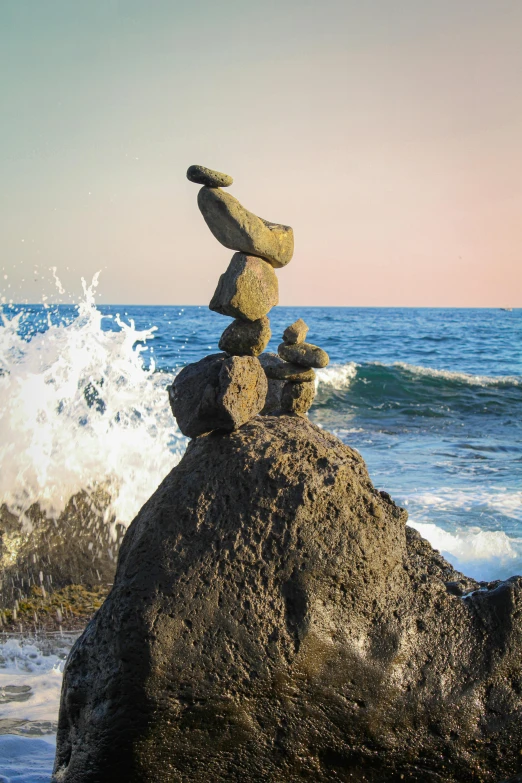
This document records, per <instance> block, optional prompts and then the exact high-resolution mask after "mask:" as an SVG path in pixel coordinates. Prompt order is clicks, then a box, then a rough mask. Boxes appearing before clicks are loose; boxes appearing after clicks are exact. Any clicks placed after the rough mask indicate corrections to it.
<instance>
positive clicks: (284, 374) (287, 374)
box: [259, 353, 315, 383]
mask: <svg viewBox="0 0 522 783" xmlns="http://www.w3.org/2000/svg"><path fill="white" fill-rule="evenodd" d="M259 361H260V362H261V366H262V367H263V369H264V371H265V373H266V377H267V378H273V379H274V380H278V381H301V382H303V383H304V382H306V381H313V380H314V379H315V372H314V371H313V370H312V369H311V368H310V367H300V366H299V365H298V364H292V363H291V362H285V361H284V359H281V357H280V356H278V355H277V354H276V353H264V354H263V355H262V356H260V357H259Z"/></svg>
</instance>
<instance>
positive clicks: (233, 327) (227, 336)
mask: <svg viewBox="0 0 522 783" xmlns="http://www.w3.org/2000/svg"><path fill="white" fill-rule="evenodd" d="M271 336H272V332H271V331H270V321H269V320H268V318H267V317H266V316H264V317H263V318H259V319H258V320H257V321H243V320H241V319H240V318H236V320H235V321H232V323H231V324H230V326H227V328H226V329H225V331H224V332H223V334H222V335H221V339H220V341H219V347H220V348H221V350H222V351H226V352H227V353H229V354H231V355H233V356H259V354H260V353H263V351H264V350H265V348H266V346H267V345H268V342H269V340H270V337H271Z"/></svg>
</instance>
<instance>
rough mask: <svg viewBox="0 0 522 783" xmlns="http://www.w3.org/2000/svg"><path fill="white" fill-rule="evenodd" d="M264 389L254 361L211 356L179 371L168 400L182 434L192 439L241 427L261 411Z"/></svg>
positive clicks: (246, 357) (264, 382)
mask: <svg viewBox="0 0 522 783" xmlns="http://www.w3.org/2000/svg"><path fill="white" fill-rule="evenodd" d="M267 388H268V384H267V380H266V376H265V373H264V371H263V369H262V367H261V365H260V364H259V361H258V359H255V358H254V357H253V356H227V354H225V353H222V354H212V355H210V356H205V358H204V359H201V360H200V361H199V362H195V363H194V364H188V365H187V366H186V367H184V368H183V369H182V370H181V372H180V373H179V375H177V376H176V377H175V379H174V382H173V383H172V386H170V388H169V401H170V407H171V408H172V413H173V414H174V417H175V418H176V421H177V423H178V427H179V428H180V430H181V432H182V433H183V435H186V436H187V437H188V438H195V437H197V436H198V435H203V434H204V433H206V432H211V431H212V430H216V429H223V430H235V429H237V428H238V427H241V426H242V425H243V424H245V422H247V421H249V419H251V418H252V417H253V416H255V415H256V414H258V413H259V412H260V411H261V410H262V408H263V406H264V404H265V399H266V392H267Z"/></svg>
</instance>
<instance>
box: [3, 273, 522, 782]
mask: <svg viewBox="0 0 522 783" xmlns="http://www.w3.org/2000/svg"><path fill="white" fill-rule="evenodd" d="M298 317H302V318H304V319H305V320H306V322H307V323H308V325H309V326H310V332H309V340H310V341H311V342H313V343H316V344H317V345H320V346H321V347H322V348H324V349H325V350H326V351H328V353H329V354H330V359H331V363H330V365H329V366H328V367H327V368H326V369H324V370H321V371H319V372H318V393H317V397H316V400H315V403H314V405H313V407H312V409H311V411H310V418H311V419H312V421H314V422H315V423H316V424H318V425H320V426H321V427H324V428H327V429H328V430H330V431H332V432H334V433H335V434H336V435H338V436H339V438H341V439H342V440H343V441H344V442H345V443H347V444H349V445H350V446H353V447H354V448H356V449H357V450H358V451H359V452H360V453H361V454H362V456H363V457H364V459H365V460H366V463H367V465H368V469H369V472H370V476H371V478H372V480H373V482H374V484H375V485H376V486H377V487H378V488H379V489H384V490H386V491H387V492H389V493H390V494H391V495H392V496H393V498H394V499H395V501H396V502H397V503H399V504H400V505H402V506H404V507H405V508H407V510H408V512H409V518H410V521H409V523H410V524H411V525H413V526H414V527H416V528H417V529H418V530H419V531H420V532H421V533H422V535H423V536H425V537H426V538H427V539H428V540H429V541H430V542H431V543H432V544H433V545H434V546H435V547H436V548H438V549H439V550H441V551H442V552H443V554H444V555H445V556H446V557H447V558H448V559H449V560H450V561H451V562H452V563H453V564H454V565H455V566H457V567H458V568H459V569H461V570H463V571H464V572H465V573H466V574H468V575H470V576H473V577H475V578H477V579H484V580H491V579H498V578H505V577H508V576H511V575H513V574H516V573H522V310H520V309H519V310H513V311H511V312H507V311H502V310H499V309H497V310H493V309H491V310H483V309H481V310H472V309H471V310H470V309H465V310H464V309H463V310H458V309H451V310H446V309H414V308H411V309H410V308H328V307H299V308H288V307H277V308H275V309H274V310H273V311H272V312H271V313H270V319H271V325H272V332H273V339H272V342H271V344H270V345H269V348H268V350H274V351H275V350H277V345H278V343H279V342H280V338H281V335H282V332H283V330H284V329H285V328H286V326H288V325H289V324H290V323H292V322H293V321H294V320H295V319H296V318H298ZM229 321H230V319H227V318H224V317H222V316H220V315H217V314H215V313H211V312H210V311H209V310H208V309H207V308H205V307H184V306H170V307H165V306H162V307H156V306H132V307H131V306H117V305H110V306H99V305H98V306H97V305H96V304H95V301H94V290H93V288H92V287H91V288H86V290H85V299H84V301H82V302H81V303H80V305H79V307H72V306H56V307H47V308H46V307H44V306H42V305H34V306H33V305H23V306H22V305H11V306H5V305H4V307H3V311H2V321H1V323H0V465H1V471H0V504H2V503H5V504H6V505H7V507H8V508H9V509H10V510H11V511H13V512H14V513H16V514H17V515H18V516H19V517H20V518H21V520H23V519H24V512H25V511H26V510H27V509H29V507H30V506H31V505H32V504H33V503H38V504H39V505H40V507H41V508H42V509H44V510H45V511H46V512H47V513H48V514H49V515H58V514H59V513H60V511H61V510H63V508H64V506H65V504H66V502H67V500H68V499H69V498H70V497H71V495H73V494H74V493H75V492H78V491H79V490H81V489H87V490H88V491H89V490H93V489H95V488H96V487H97V486H99V485H100V484H103V486H104V487H108V488H109V491H110V494H111V497H112V507H111V512H112V513H113V514H114V515H115V517H116V518H117V519H118V520H120V521H122V522H123V523H125V524H128V523H129V522H130V521H131V520H132V518H133V517H134V515H135V514H136V512H137V511H138V510H139V508H140V506H141V505H142V504H143V502H144V501H145V500H146V499H147V498H148V496H149V495H150V494H151V493H152V492H153V491H154V489H155V488H156V486H157V485H158V484H159V482H160V481H161V480H162V478H163V477H164V475H166V473H167V472H168V471H169V470H170V469H171V468H172V466H173V465H175V464H176V462H178V461H179V459H180V458H181V456H182V454H183V452H184V449H185V447H186V439H185V438H184V437H183V436H182V435H181V433H180V432H179V430H178V429H177V427H176V424H175V421H174V419H173V417H172V415H171V413H170V409H169V404H168V399H167V394H166V391H165V389H166V387H167V385H168V384H169V383H170V382H171V381H172V378H173V377H174V375H175V373H176V372H178V371H179V369H180V368H181V367H182V366H184V365H185V364H187V363H189V362H194V361H197V360H198V359H201V358H202V357H203V356H205V355H207V354H209V353H213V352H217V351H218V345H217V344H218V340H219V336H220V334H221V333H222V331H223V329H224V328H225V327H226V325H227V324H228V323H229ZM64 654H65V653H63V652H62V653H60V654H59V655H57V651H56V650H53V651H52V652H51V653H49V652H47V653H45V652H42V651H41V649H39V648H38V647H34V646H33V645H32V644H31V642H30V641H26V642H23V640H22V641H17V640H12V639H11V640H7V641H5V642H4V643H3V644H0V692H4V688H5V687H7V686H9V685H11V686H12V685H13V684H16V685H17V686H23V687H25V688H26V694H25V696H24V700H23V703H22V702H20V701H16V700H15V701H10V700H9V697H6V698H5V699H4V701H5V702H6V703H5V704H4V705H3V707H4V708H5V709H6V710H7V712H6V716H7V717H8V718H9V720H10V721H11V723H10V725H11V728H10V729H9V728H4V729H2V728H1V726H0V734H2V731H3V732H10V733H5V734H4V736H3V737H0V740H1V741H0V779H1V780H9V779H11V777H12V776H14V777H12V779H13V780H14V779H16V780H24V781H28V782H29V783H36V781H46V780H48V779H49V774H50V769H51V765H52V758H53V752H54V751H53V747H52V743H53V741H54V732H55V728H56V717H57V709H58V695H59V685H60V681H61V672H62V668H63V665H62V664H61V663H60V661H61V660H62V659H63V657H64ZM5 693H7V691H6V692H5ZM5 693H4V695H5ZM13 698H14V697H13ZM13 721H14V723H13ZM17 721H18V723H17ZM20 721H21V722H20ZM16 726H18V727H19V728H16ZM20 734H21V735H25V737H22V736H16V735H20ZM49 743H50V744H49ZM2 774H3V775H4V777H2ZM17 775H18V776H19V777H17Z"/></svg>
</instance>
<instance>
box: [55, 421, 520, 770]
mask: <svg viewBox="0 0 522 783" xmlns="http://www.w3.org/2000/svg"><path fill="white" fill-rule="evenodd" d="M405 521H406V513H405V512H404V511H403V510H402V509H400V508H398V507H397V506H396V505H395V504H394V503H393V501H392V500H391V499H390V497H389V496H388V495H387V494H386V493H384V492H378V491H377V490H376V489H375V488H374V487H373V485H372V483H371V481H370V479H369V477H368V473H367V470H366V467H365V464H364V462H363V460H362V458H361V457H360V455H359V454H358V453H357V452H355V451H353V450H352V449H350V448H349V447H347V446H345V445H343V444H342V443H341V442H340V441H339V440H338V439H337V438H335V437H334V436H333V435H331V434H329V433H328V432H325V431H323V430H321V429H320V428H318V427H316V426H314V425H313V424H311V423H310V422H309V421H308V420H307V419H305V418H303V417H299V416H287V415H281V416H263V417H256V418H254V419H252V420H251V421H249V422H248V423H247V424H245V425H244V426H243V427H242V428H241V429H239V430H237V431H235V432H232V433H223V432H214V433H211V434H209V435H205V436H202V437H198V438H196V439H194V440H193V441H192V442H191V443H190V444H189V446H188V448H187V451H186V454H185V456H184V457H183V459H182V460H181V462H180V464H179V465H178V466H177V467H175V468H174V469H173V470H172V472H171V473H170V474H169V475H168V476H167V477H166V479H165V480H164V481H163V483H162V484H161V485H160V487H159V488H158V490H157V491H156V492H155V493H154V495H153V496H152V497H151V498H150V500H149V501H148V502H147V503H146V504H145V506H144V507H143V509H142V510H141V512H140V513H139V514H138V516H137V517H136V519H135V520H134V522H133V523H132V524H131V526H130V528H129V530H128V531H127V533H126V535H125V538H124V541H123V544H122V547H121V550H120V555H119V562H118V568H117V574H116V578H115V583H114V587H113V589H112V592H111V593H110V595H109V597H108V598H107V600H106V602H105V604H104V605H103V607H102V608H101V609H100V610H99V612H98V613H97V615H96V616H95V618H94V619H93V621H92V622H91V623H90V624H89V626H88V627H87V629H86V630H85V632H84V634H83V636H82V637H81V638H80V639H79V640H78V642H77V643H76V645H75V647H74V648H73V651H72V653H71V656H70V658H69V661H68V664H67V667H66V670H65V675H64V689H63V693H62V703H61V710H60V723H59V731H58V744H57V756H56V767H55V773H54V777H53V780H54V781H55V783H58V782H60V783H80V781H81V783H91V782H92V783H94V781H96V783H104V781H107V782H108V781H111V783H112V781H114V780H125V781H130V782H131V783H132V782H133V781H136V782H137V781H140V782H141V781H201V783H203V782H204V783H208V781H213V782H214V781H216V782H219V783H220V782H221V781H223V783H224V782H225V781H227V783H228V782H229V781H254V782H257V781H259V783H261V782H262V781H277V782H278V783H279V782H281V783H283V782H284V783H288V781H301V780H303V781H305V780H307V781H311V780H313V781H320V782H321V783H322V782H323V781H324V782H325V783H326V781H332V780H343V781H352V780H358V781H374V783H381V782H382V783H384V781H398V780H403V779H404V780H407V781H419V783H420V781H433V782H435V781H451V782H454V783H463V782H465V781H491V782H492V783H493V781H495V783H497V782H498V781H500V780H502V779H504V778H509V777H512V776H513V775H515V774H516V773H517V771H518V769H519V766H520V761H519V759H520V755H519V751H520V748H521V747H522V732H521V720H520V715H521V710H522V696H521V694H522V671H521V666H522V663H521V662H522V655H521V653H522V638H521V631H522V621H521V616H520V609H521V606H522V602H521V595H522V590H521V586H522V579H520V578H514V579H512V580H510V581H508V582H505V583H501V584H496V585H492V586H490V589H487V588H486V587H484V589H483V590H482V591H480V592H475V593H473V594H469V593H470V591H472V590H473V589H474V588H477V587H478V586H477V585H476V584H474V583H473V582H471V581H470V580H466V578H465V577H463V576H462V575H461V574H458V573H456V572H455V571H453V569H452V568H451V567H450V566H449V565H448V564H447V563H446V562H445V561H444V560H443V558H442V557H440V555H438V554H437V553H435V552H434V551H433V550H432V549H431V547H430V546H429V545H428V544H427V543H426V542H425V541H423V540H422V539H421V538H420V536H419V535H418V533H416V532H415V531H412V530H408V531H407V529H406V527H405Z"/></svg>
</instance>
